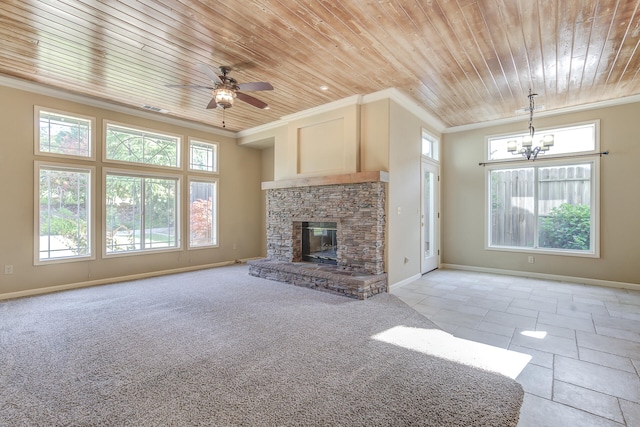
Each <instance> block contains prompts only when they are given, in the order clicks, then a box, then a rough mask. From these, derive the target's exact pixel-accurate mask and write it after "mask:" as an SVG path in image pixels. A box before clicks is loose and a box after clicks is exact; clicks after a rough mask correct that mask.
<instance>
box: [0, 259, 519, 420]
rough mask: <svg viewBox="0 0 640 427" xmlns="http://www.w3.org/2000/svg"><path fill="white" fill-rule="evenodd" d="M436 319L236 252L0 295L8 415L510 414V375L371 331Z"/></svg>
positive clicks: (515, 396) (1, 374)
mask: <svg viewBox="0 0 640 427" xmlns="http://www.w3.org/2000/svg"><path fill="white" fill-rule="evenodd" d="M399 326H402V327H405V328H419V329H420V330H438V328H437V327H436V326H435V325H434V324H433V323H431V322H430V321H429V320H427V319H426V318H424V317H423V316H421V315H420V314H418V313H417V312H415V311H414V310H413V309H411V308H410V307H408V306H407V305H405V304H404V303H402V302H401V301H400V300H399V299H397V298H396V297H394V296H393V295H389V294H380V295H377V296H375V297H372V298H370V299H368V300H365V301H358V300H352V299H349V298H345V297H341V296H336V295H332V294H328V293H323V292H318V291H314V290H309V289H305V288H299V287H295V286H292V285H288V284H284V283H279V282H272V281H268V280H264V279H260V278H256V277H251V276H249V275H248V273H247V267H246V266H231V267H222V268H217V269H211V270H203V271H196V272H190V273H183V274H176V275H171V276H164V277H159V278H152V279H144V280H138V281H134V282H127V283H120V284H114V285H106V286H97V287H92V288H85V289H78V290H72V291H66V292H60V293H54V294H48V295H42V296H35V297H29V298H22V299H16V300H10V301H4V302H0V344H1V345H0V383H1V384H2V388H1V390H0V419H2V420H3V423H5V424H6V425H11V426H12V425H16V426H29V425H47V426H49V425H74V426H77V425H92V426H93V425H122V426H124V425H136V426H141V425H145V426H148V425H176V426H177V425H180V426H188V425H212V426H334V425H335V426H340V425H344V426H347V425H348V426H378V425H379V426H389V425H394V426H402V425H415V426H420V425H423V426H515V425H516V424H517V421H518V414H519V409H520V405H521V403H522V397H523V391H522V387H521V386H520V385H519V384H518V383H516V382H515V381H514V380H512V379H510V378H508V377H506V376H503V375H499V374H496V373H493V372H489V371H486V370H481V369H477V368H473V367H470V366H467V365H463V364H460V363H455V362H452V361H450V360H447V359H445V358H440V357H434V356H431V355H428V354H425V353H423V352H420V351H415V350H411V349H407V348H404V347H402V346H398V345H393V344H390V343H388V342H384V341H381V340H377V339H373V338H372V337H373V336H375V335H378V334H382V333H385V331H389V330H392V329H393V328H397V327H399Z"/></svg>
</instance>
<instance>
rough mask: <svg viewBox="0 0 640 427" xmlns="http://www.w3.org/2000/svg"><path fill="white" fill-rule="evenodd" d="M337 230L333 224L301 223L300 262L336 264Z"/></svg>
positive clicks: (335, 224)
mask: <svg viewBox="0 0 640 427" xmlns="http://www.w3.org/2000/svg"><path fill="white" fill-rule="evenodd" d="M337 230H338V226H337V223H335V222H303V223H302V260H303V261H311V262H319V263H326V264H337V263H338V255H337V249H338V240H337Z"/></svg>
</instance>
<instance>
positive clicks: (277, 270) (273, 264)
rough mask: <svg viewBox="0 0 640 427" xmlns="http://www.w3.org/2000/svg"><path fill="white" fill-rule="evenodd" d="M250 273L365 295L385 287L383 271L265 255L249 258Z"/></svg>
mask: <svg viewBox="0 0 640 427" xmlns="http://www.w3.org/2000/svg"><path fill="white" fill-rule="evenodd" d="M249 266H250V267H249V269H250V274H251V275H252V276H257V277H262V278H263V279H270V280H277V281H279V282H285V283H291V284H293V285H296V286H304V287H306V288H311V289H317V290H321V291H328V292H331V293H335V294H339V295H344V296H348V297H352V298H357V299H366V298H368V297H370V296H372V295H375V294H378V293H380V292H385V291H386V290H387V275H386V274H384V273H383V274H375V275H371V274H365V273H357V272H355V271H344V270H339V269H338V267H336V266H334V265H327V264H314V263H309V262H283V261H271V260H269V259H261V260H253V261H249Z"/></svg>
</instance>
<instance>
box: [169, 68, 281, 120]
mask: <svg viewBox="0 0 640 427" xmlns="http://www.w3.org/2000/svg"><path fill="white" fill-rule="evenodd" d="M197 67H198V68H199V69H200V71H202V72H203V73H204V74H205V75H206V76H207V77H209V79H210V80H211V82H212V83H213V86H202V85H166V87H182V88H189V89H208V90H211V91H212V92H211V93H212V95H213V98H211V101H210V102H209V104H208V105H207V109H212V108H217V107H219V108H222V109H223V110H226V109H227V108H231V107H233V102H234V100H235V99H236V98H237V99H239V100H241V101H244V102H246V103H247V104H250V105H253V106H254V107H257V108H261V109H265V108H267V107H268V104H267V103H266V102H263V101H261V100H259V99H258V98H254V97H253V96H251V95H247V94H246V93H243V92H239V91H241V90H242V91H259V90H273V86H271V83H267V82H250V83H238V81H237V80H236V79H234V78H233V77H229V73H230V72H231V67H226V66H224V67H218V71H219V74H218V73H216V72H215V71H214V70H213V69H212V68H211V67H209V66H208V65H205V64H197Z"/></svg>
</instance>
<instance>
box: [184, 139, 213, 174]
mask: <svg viewBox="0 0 640 427" xmlns="http://www.w3.org/2000/svg"><path fill="white" fill-rule="evenodd" d="M217 151H218V146H217V145H216V144H209V143H206V142H198V141H191V142H190V144H189V169H191V170H198V171H207V172H216V171H217V170H218V167H217V164H218V158H217V157H218V156H217V154H218V153H217Z"/></svg>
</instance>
